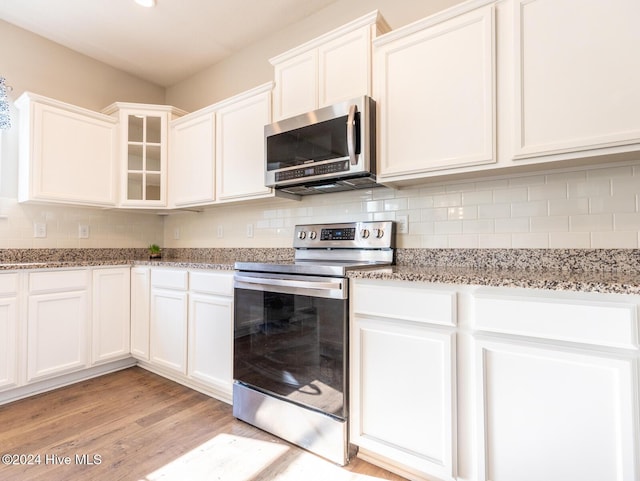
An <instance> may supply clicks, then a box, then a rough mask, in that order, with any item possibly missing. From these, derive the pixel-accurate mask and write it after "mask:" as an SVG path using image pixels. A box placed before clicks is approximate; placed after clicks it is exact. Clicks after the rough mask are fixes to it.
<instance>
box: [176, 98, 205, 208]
mask: <svg viewBox="0 0 640 481" xmlns="http://www.w3.org/2000/svg"><path fill="white" fill-rule="evenodd" d="M215 135H216V131H215V112H210V111H205V112H203V113H197V112H196V113H195V114H189V115H185V116H184V117H182V118H181V119H178V120H176V121H174V122H172V123H171V161H170V163H169V175H170V177H169V197H170V198H171V202H172V204H173V205H174V206H176V207H181V206H189V205H201V204H208V203H212V202H214V201H215V177H214V176H215V161H216V157H215V155H216V152H215V147H216V140H215Z"/></svg>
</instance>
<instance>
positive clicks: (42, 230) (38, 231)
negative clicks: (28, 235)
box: [33, 222, 47, 237]
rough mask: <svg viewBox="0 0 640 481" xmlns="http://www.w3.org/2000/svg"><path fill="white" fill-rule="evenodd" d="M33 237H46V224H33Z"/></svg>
mask: <svg viewBox="0 0 640 481" xmlns="http://www.w3.org/2000/svg"><path fill="white" fill-rule="evenodd" d="M33 237H47V224H45V223H44V222H34V223H33Z"/></svg>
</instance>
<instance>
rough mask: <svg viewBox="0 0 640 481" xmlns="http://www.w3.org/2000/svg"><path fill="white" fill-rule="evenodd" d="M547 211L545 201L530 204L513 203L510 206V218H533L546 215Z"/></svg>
mask: <svg viewBox="0 0 640 481" xmlns="http://www.w3.org/2000/svg"><path fill="white" fill-rule="evenodd" d="M548 210H549V207H548V204H547V201H546V200H536V201H531V202H514V203H513V204H511V216H512V217H534V216H543V215H547V212H548Z"/></svg>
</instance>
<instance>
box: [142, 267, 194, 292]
mask: <svg viewBox="0 0 640 481" xmlns="http://www.w3.org/2000/svg"><path fill="white" fill-rule="evenodd" d="M188 278H189V273H188V272H187V271H176V270H172V269H152V270H151V286H152V287H162V288H165V289H179V290H183V291H186V290H187V287H188V285H189V282H188Z"/></svg>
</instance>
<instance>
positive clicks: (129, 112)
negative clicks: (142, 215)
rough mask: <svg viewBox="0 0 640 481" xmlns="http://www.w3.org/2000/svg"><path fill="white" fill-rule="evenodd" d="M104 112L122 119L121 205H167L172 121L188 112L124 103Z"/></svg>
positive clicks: (165, 106) (160, 106)
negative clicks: (170, 123) (169, 144)
mask: <svg viewBox="0 0 640 481" xmlns="http://www.w3.org/2000/svg"><path fill="white" fill-rule="evenodd" d="M104 112H105V113H107V114H112V115H115V116H117V117H118V118H119V121H120V159H121V175H120V179H121V180H120V182H121V198H120V205H121V206H123V207H142V208H147V207H152V208H153V207H166V205H167V158H168V137H169V121H170V120H173V119H174V118H177V117H179V116H181V115H183V114H184V113H185V112H183V111H181V110H178V109H175V108H174V107H170V106H167V105H149V104H130V103H122V102H117V103H115V104H112V105H111V106H109V107H107V108H106V109H105V110H104Z"/></svg>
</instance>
